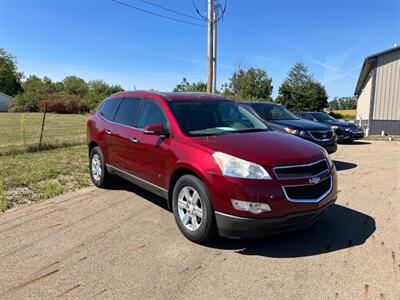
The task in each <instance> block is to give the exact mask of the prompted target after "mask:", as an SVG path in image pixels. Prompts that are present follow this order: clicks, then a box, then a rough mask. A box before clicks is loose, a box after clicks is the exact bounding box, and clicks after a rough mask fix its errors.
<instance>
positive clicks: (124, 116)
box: [114, 98, 140, 127]
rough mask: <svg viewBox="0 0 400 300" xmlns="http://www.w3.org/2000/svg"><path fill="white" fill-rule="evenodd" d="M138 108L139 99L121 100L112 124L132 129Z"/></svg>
mask: <svg viewBox="0 0 400 300" xmlns="http://www.w3.org/2000/svg"><path fill="white" fill-rule="evenodd" d="M139 106H140V99H135V98H133V99H123V100H122V103H121V105H120V106H119V108H118V111H117V114H116V115H115V119H114V122H115V123H119V124H123V125H126V126H131V127H134V126H135V125H136V119H137V113H138V111H139Z"/></svg>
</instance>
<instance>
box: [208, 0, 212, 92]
mask: <svg viewBox="0 0 400 300" xmlns="http://www.w3.org/2000/svg"><path fill="white" fill-rule="evenodd" d="M213 36H214V0H208V80H207V93H212V92H213V81H214V74H213V64H214V45H213Z"/></svg>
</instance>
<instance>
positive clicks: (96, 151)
mask: <svg viewBox="0 0 400 300" xmlns="http://www.w3.org/2000/svg"><path fill="white" fill-rule="evenodd" d="M95 157H97V158H99V161H100V170H101V174H100V175H99V174H94V173H93V168H92V165H93V164H94V163H95V162H94V158H95ZM89 173H90V178H91V179H92V182H93V184H94V185H95V186H97V187H99V188H107V187H110V186H111V185H112V183H113V180H114V177H113V176H112V175H111V174H110V173H108V172H107V168H106V163H105V160H104V155H103V153H102V152H101V149H100V147H94V148H93V149H92V151H90V155H89ZM97 175H99V176H97Z"/></svg>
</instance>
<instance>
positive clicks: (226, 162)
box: [212, 152, 271, 179]
mask: <svg viewBox="0 0 400 300" xmlns="http://www.w3.org/2000/svg"><path fill="white" fill-rule="evenodd" d="M212 156H213V157H214V159H215V161H216V163H217V164H218V166H219V168H220V169H221V172H222V174H223V175H224V176H229V177H237V178H249V179H271V176H269V174H268V172H267V171H266V170H265V169H264V168H263V167H262V166H260V165H258V164H255V163H252V162H249V161H246V160H243V159H240V158H237V157H234V156H232V155H229V154H226V153H223V152H214V153H213V154H212Z"/></svg>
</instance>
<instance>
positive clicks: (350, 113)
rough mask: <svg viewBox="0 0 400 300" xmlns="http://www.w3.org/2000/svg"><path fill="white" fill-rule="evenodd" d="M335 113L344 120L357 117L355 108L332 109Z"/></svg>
mask: <svg viewBox="0 0 400 300" xmlns="http://www.w3.org/2000/svg"><path fill="white" fill-rule="evenodd" d="M333 112H334V113H335V114H339V115H340V117H339V118H340V119H344V120H346V121H350V120H355V119H356V117H357V110H356V109H349V110H335V111H333Z"/></svg>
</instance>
